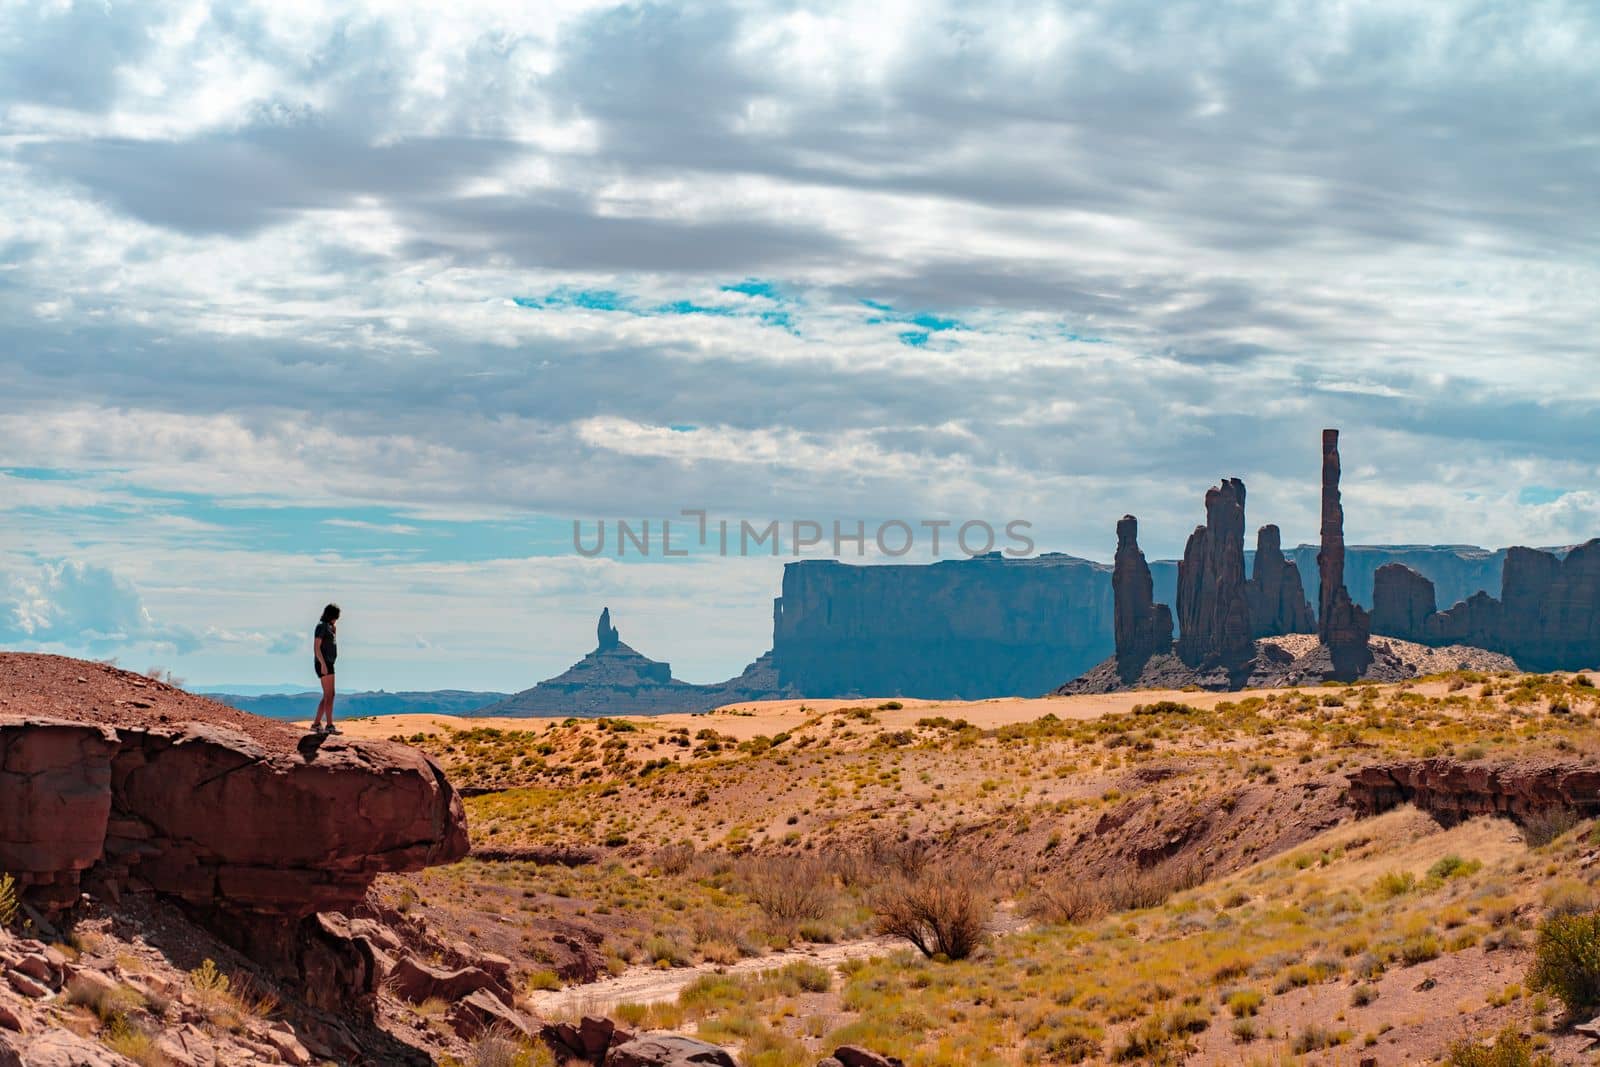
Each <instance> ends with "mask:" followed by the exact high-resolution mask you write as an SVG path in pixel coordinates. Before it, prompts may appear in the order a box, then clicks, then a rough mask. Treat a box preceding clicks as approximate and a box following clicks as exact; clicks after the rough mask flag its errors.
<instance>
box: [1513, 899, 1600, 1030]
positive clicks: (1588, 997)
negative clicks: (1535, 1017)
mask: <svg viewBox="0 0 1600 1067" xmlns="http://www.w3.org/2000/svg"><path fill="white" fill-rule="evenodd" d="M1528 985H1529V987H1530V988H1532V989H1537V990H1542V991H1544V992H1548V993H1553V994H1555V996H1556V998H1557V999H1559V1000H1560V1001H1561V1003H1562V1004H1563V1005H1565V1006H1566V1009H1567V1011H1568V1012H1570V1013H1571V1014H1573V1015H1578V1014H1581V1013H1583V1012H1591V1013H1592V1012H1593V1011H1594V1009H1595V1008H1597V1007H1600V913H1596V912H1591V913H1590V914H1588V915H1552V916H1550V917H1549V918H1547V919H1545V920H1544V921H1543V922H1541V923H1540V924H1539V939H1538V942H1537V944H1536V945H1535V946H1534V952H1533V966H1532V967H1531V968H1529V970H1528Z"/></svg>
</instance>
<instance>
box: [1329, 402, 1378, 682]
mask: <svg viewBox="0 0 1600 1067" xmlns="http://www.w3.org/2000/svg"><path fill="white" fill-rule="evenodd" d="M1317 573H1318V577H1319V578H1320V579H1321V583H1322V587H1321V592H1320V597H1319V599H1320V601H1321V611H1319V612H1318V614H1317V636H1318V637H1319V638H1321V640H1322V643H1323V644H1324V645H1325V646H1327V648H1328V652H1329V654H1330V655H1331V656H1332V658H1333V666H1334V677H1335V678H1341V679H1353V678H1356V677H1359V676H1360V674H1361V672H1362V671H1363V670H1365V669H1366V667H1367V665H1368V664H1369V663H1371V662H1372V651H1371V649H1370V648H1369V647H1368V642H1369V639H1370V638H1371V636H1372V625H1371V621H1370V620H1369V619H1368V618H1367V613H1366V612H1365V611H1364V610H1362V608H1361V606H1360V605H1358V604H1357V603H1356V602H1355V601H1353V600H1351V599H1350V591H1349V590H1348V589H1346V588H1345V584H1344V506H1343V504H1342V503H1340V499H1339V431H1338V430H1323V431H1322V547H1321V549H1320V550H1319V551H1318V552H1317Z"/></svg>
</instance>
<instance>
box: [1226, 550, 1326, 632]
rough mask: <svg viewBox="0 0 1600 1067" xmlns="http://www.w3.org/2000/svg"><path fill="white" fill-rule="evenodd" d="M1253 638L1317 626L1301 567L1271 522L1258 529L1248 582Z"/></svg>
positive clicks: (1246, 587) (1247, 595)
mask: <svg viewBox="0 0 1600 1067" xmlns="http://www.w3.org/2000/svg"><path fill="white" fill-rule="evenodd" d="M1244 593H1245V598H1246V599H1247V600H1248V601H1249V603H1250V632H1251V635H1252V636H1254V637H1277V636H1279V635H1280V634H1308V633H1310V632H1311V631H1312V630H1314V629H1316V619H1315V618H1313V617H1312V614H1311V601H1309V600H1307V599H1306V593H1305V588H1304V586H1302V585H1301V584H1300V568H1299V567H1297V566H1295V564H1294V561H1293V560H1291V559H1289V558H1288V557H1286V556H1285V555H1284V554H1283V539H1282V535H1281V534H1280V533H1279V532H1278V528H1277V527H1276V526H1274V525H1272V524H1271V523H1268V524H1267V525H1265V526H1263V527H1261V529H1260V530H1258V531H1257V532H1256V558H1255V566H1254V567H1253V568H1252V570H1251V575H1250V580H1249V581H1248V582H1246V583H1245V587H1244Z"/></svg>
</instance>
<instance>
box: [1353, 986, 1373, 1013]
mask: <svg viewBox="0 0 1600 1067" xmlns="http://www.w3.org/2000/svg"><path fill="white" fill-rule="evenodd" d="M1377 999H1378V991H1377V989H1375V988H1374V987H1372V986H1369V985H1358V986H1356V987H1355V988H1354V989H1352V990H1350V1004H1351V1006H1352V1007H1356V1008H1364V1007H1366V1006H1367V1005H1368V1004H1371V1003H1372V1002H1373V1001H1374V1000H1377Z"/></svg>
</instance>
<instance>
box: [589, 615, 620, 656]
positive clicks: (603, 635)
mask: <svg viewBox="0 0 1600 1067" xmlns="http://www.w3.org/2000/svg"><path fill="white" fill-rule="evenodd" d="M595 638H596V640H595V651H596V652H604V651H606V650H607V649H612V648H616V647H617V646H618V645H620V644H621V643H622V635H621V634H620V633H618V632H617V628H616V627H615V626H612V625H611V609H610V608H601V609H600V622H599V623H598V624H597V625H596V626H595Z"/></svg>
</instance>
